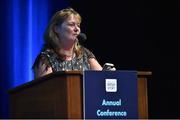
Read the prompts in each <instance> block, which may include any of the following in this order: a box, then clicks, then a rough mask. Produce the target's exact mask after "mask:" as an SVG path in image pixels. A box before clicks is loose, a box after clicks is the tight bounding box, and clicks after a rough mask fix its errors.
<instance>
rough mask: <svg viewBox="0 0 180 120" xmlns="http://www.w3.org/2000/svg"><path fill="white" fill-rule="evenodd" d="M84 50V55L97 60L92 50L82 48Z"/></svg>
mask: <svg viewBox="0 0 180 120" xmlns="http://www.w3.org/2000/svg"><path fill="white" fill-rule="evenodd" d="M82 49H83V52H84V55H86V56H87V57H88V58H95V55H94V54H93V53H92V51H91V50H89V49H88V48H86V47H84V46H83V47H82Z"/></svg>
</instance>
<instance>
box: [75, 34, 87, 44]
mask: <svg viewBox="0 0 180 120" xmlns="http://www.w3.org/2000/svg"><path fill="white" fill-rule="evenodd" d="M77 39H78V40H79V42H80V43H84V42H85V41H86V40H87V36H86V34H84V33H80V34H79V35H78V36H77Z"/></svg>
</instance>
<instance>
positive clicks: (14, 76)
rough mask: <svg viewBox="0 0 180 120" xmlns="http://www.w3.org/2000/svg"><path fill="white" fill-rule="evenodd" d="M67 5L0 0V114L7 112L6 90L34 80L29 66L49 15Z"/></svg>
mask: <svg viewBox="0 0 180 120" xmlns="http://www.w3.org/2000/svg"><path fill="white" fill-rule="evenodd" d="M68 5H69V2H68V1H65V0H54V1H52V0H2V1H0V13H1V15H2V17H1V18H3V19H1V20H0V23H1V29H0V35H1V37H0V40H1V41H0V42H1V44H0V51H1V53H2V54H1V61H0V68H1V69H0V118H8V116H9V109H8V107H9V106H8V93H7V91H8V90H9V89H10V88H13V87H16V86H18V85H21V84H23V83H26V82H28V81H31V80H33V72H32V69H31V67H32V65H33V62H34V60H35V58H36V56H37V54H38V53H39V51H40V50H41V47H42V44H43V33H44V30H45V28H46V26H47V24H48V21H49V19H50V17H51V16H52V15H53V14H54V12H55V11H57V10H60V9H62V8H64V7H67V6H68Z"/></svg>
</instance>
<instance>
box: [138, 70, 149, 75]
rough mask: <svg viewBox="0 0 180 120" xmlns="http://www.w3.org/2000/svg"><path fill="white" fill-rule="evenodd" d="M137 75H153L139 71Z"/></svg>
mask: <svg viewBox="0 0 180 120" xmlns="http://www.w3.org/2000/svg"><path fill="white" fill-rule="evenodd" d="M137 75H139V76H141V75H147V76H148V75H152V72H151V71H138V72H137Z"/></svg>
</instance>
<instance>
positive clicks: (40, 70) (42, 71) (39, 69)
mask: <svg viewBox="0 0 180 120" xmlns="http://www.w3.org/2000/svg"><path fill="white" fill-rule="evenodd" d="M52 72H53V71H52V68H51V67H48V66H47V65H46V64H43V62H39V65H38V66H35V69H34V75H35V78H39V77H42V76H45V75H47V74H50V73H52Z"/></svg>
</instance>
